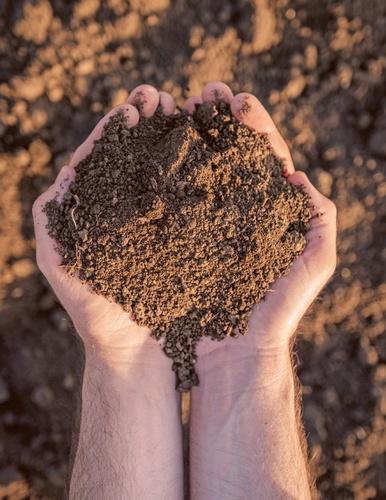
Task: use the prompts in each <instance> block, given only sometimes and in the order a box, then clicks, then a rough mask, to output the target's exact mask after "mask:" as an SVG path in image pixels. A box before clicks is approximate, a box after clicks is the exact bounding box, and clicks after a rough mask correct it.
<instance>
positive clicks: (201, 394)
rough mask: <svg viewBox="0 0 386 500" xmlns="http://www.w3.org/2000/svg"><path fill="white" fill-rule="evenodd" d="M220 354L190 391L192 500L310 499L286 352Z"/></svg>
mask: <svg viewBox="0 0 386 500" xmlns="http://www.w3.org/2000/svg"><path fill="white" fill-rule="evenodd" d="M220 357H221V356H219V357H218V358H216V359H214V360H213V365H212V366H211V367H205V363H203V365H204V371H205V372H206V373H204V374H202V375H201V378H200V380H201V383H200V386H199V387H198V388H196V389H194V390H193V393H192V402H191V405H192V406H191V438H190V445H191V477H192V481H191V491H192V500H198V499H200V500H205V499H214V498H224V499H225V498H229V499H235V498H251V499H252V498H283V499H284V498H286V499H292V498H293V499H296V500H301V499H309V498H311V493H310V486H309V481H308V474H307V466H306V459H305V457H304V453H303V450H302V445H301V435H300V434H299V428H300V422H299V421H298V418H299V417H298V413H299V412H297V411H296V405H295V387H294V377H293V371H292V366H291V360H290V355H289V353H288V352H287V353H284V354H280V355H277V356H273V357H272V356H271V355H267V356H263V357H260V358H259V359H254V358H253V357H251V356H250V354H249V353H245V355H242V354H241V355H240V353H238V357H237V358H236V359H235V358H232V357H231V358H232V359H231V361H227V363H226V364H224V363H222V362H220V361H219V360H220ZM228 360H229V357H228ZM194 478H199V480H197V481H194Z"/></svg>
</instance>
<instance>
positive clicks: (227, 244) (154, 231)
mask: <svg viewBox="0 0 386 500" xmlns="http://www.w3.org/2000/svg"><path fill="white" fill-rule="evenodd" d="M127 125H128V123H127V121H126V119H125V115H124V114H123V113H122V112H121V113H118V114H117V115H115V116H114V117H112V118H110V120H109V122H108V123H107V124H106V126H105V127H104V130H103V133H102V137H101V139H100V140H99V141H97V142H96V143H95V146H94V148H93V150H92V152H91V153H90V154H89V155H88V156H87V157H86V158H85V159H84V160H83V161H81V162H80V163H79V164H78V165H77V166H76V167H75V170H76V178H75V181H74V182H72V183H71V185H70V187H69V190H68V191H67V192H66V193H65V194H64V197H63V201H62V202H60V203H59V202H58V201H57V199H53V200H51V201H50V202H48V203H47V204H46V206H45V212H46V214H47V216H48V227H49V234H50V236H52V237H53V238H54V239H55V240H56V242H57V247H56V248H57V251H58V252H59V253H60V255H61V257H62V265H64V266H65V267H66V268H67V270H68V273H69V274H70V275H71V276H72V275H73V274H74V273H75V272H77V275H78V276H79V279H80V280H81V281H82V282H83V283H85V284H88V285H89V286H90V287H91V289H92V290H93V292H94V293H97V294H100V295H103V296H105V297H106V298H108V299H109V300H114V301H116V302H118V303H119V304H121V305H122V307H123V308H124V310H125V311H127V312H128V313H130V314H131V315H132V316H133V318H135V321H136V322H137V323H138V324H139V325H141V326H147V327H148V328H150V329H151V330H152V335H153V336H154V337H155V339H157V340H160V339H164V342H165V344H164V352H165V354H166V355H167V356H168V357H170V358H171V359H172V361H173V366H172V369H173V371H174V372H175V374H176V389H177V390H178V391H179V392H188V391H189V390H190V389H191V388H192V387H193V386H195V385H198V384H199V380H198V376H197V373H196V370H195V362H196V346H197V343H198V342H199V341H200V339H201V338H202V337H203V336H206V337H210V338H211V339H212V340H216V341H221V340H222V339H224V338H225V337H234V338H237V337H238V335H239V333H241V334H243V335H245V334H246V333H247V331H248V320H247V318H248V316H249V314H250V313H251V311H252V307H253V305H254V304H258V303H259V302H260V301H261V300H263V299H264V298H265V294H266V292H267V290H268V289H269V287H270V284H271V283H273V281H274V280H275V279H277V278H279V277H280V276H283V275H285V274H287V273H288V272H289V270H290V266H291V265H292V263H293V262H294V260H295V259H296V258H297V257H298V256H299V255H300V254H301V253H302V252H303V250H304V248H305V246H306V238H305V234H306V232H307V230H308V229H309V221H310V219H311V207H310V206H309V197H308V195H307V194H306V193H305V192H304V191H303V190H302V188H301V187H299V186H295V185H293V184H291V183H290V182H289V181H287V179H286V176H285V171H284V170H285V166H284V164H283V162H282V161H281V160H280V159H279V158H278V157H277V156H276V155H275V154H274V152H273V150H272V148H271V147H270V144H269V142H268V140H267V136H266V135H263V136H261V135H260V134H259V133H258V132H256V131H251V130H249V129H248V128H247V127H246V126H245V125H242V124H241V123H239V122H238V120H237V119H236V118H234V117H233V116H232V114H231V111H230V107H229V105H228V104H226V103H225V102H220V103H218V104H217V105H216V106H212V105H210V104H209V103H204V104H202V105H200V106H197V107H196V111H195V113H194V114H193V116H189V115H188V114H187V113H186V112H184V113H176V114H175V115H173V116H170V117H169V116H164V115H163V113H162V111H161V109H160V107H159V109H158V110H157V111H156V113H155V114H154V115H153V116H152V117H151V118H149V119H148V118H142V119H140V121H139V123H138V125H137V126H136V127H134V128H131V129H130V128H128V126H127Z"/></svg>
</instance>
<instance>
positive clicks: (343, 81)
mask: <svg viewBox="0 0 386 500" xmlns="http://www.w3.org/2000/svg"><path fill="white" fill-rule="evenodd" d="M385 61H386V3H385V1H384V0H373V1H371V2H364V1H358V0H340V1H330V0H320V1H317V2H316V1H305V0H291V1H290V0H274V1H270V2H268V1H266V0H250V1H244V0H232V1H220V0H213V1H211V2H205V3H203V2H198V1H196V0H175V1H173V2H168V1H167V0H163V1H162V2H161V1H157V0H153V1H149V2H145V1H140V0H136V1H135V2H134V1H133V2H130V3H129V2H126V1H123V0H106V2H101V1H100V0H79V1H77V2H72V3H71V2H68V1H64V0H52V1H51V2H49V1H48V0H34V1H33V2H32V1H29V0H24V1H23V0H6V1H2V2H0V67H1V71H0V136H1V142H0V187H1V196H0V443H1V445H0V497H1V496H5V495H8V496H9V498H13V499H17V500H18V499H21V498H28V497H29V498H39V499H43V498H45V499H49V500H52V499H60V498H62V493H63V485H64V480H65V477H66V471H67V467H68V452H69V443H70V440H71V426H72V419H73V414H74V406H73V395H74V392H76V391H75V390H74V385H76V384H75V383H74V381H75V380H76V379H77V376H78V374H79V372H80V368H79V367H80V358H79V354H78V350H77V348H76V345H75V337H74V335H73V332H72V330H71V327H70V325H69V322H68V320H67V318H66V316H65V314H64V312H63V311H62V309H61V308H60V306H59V305H58V303H57V301H56V299H55V297H54V296H53V294H52V292H51V290H50V289H49V287H48V285H47V283H46V281H45V280H44V278H43V277H42V276H41V274H40V273H39V272H38V270H37V267H36V264H35V260H34V237H33V230H32V218H31V206H32V202H33V200H34V199H35V198H36V197H37V196H38V195H39V194H40V193H41V192H42V191H43V190H45V189H46V188H47V187H48V185H50V183H51V182H52V181H53V179H54V178H55V176H56V174H57V172H58V170H59V168H60V167H61V166H62V165H63V164H64V163H65V162H66V161H67V159H68V157H69V155H70V153H71V152H72V151H73V150H74V149H75V148H76V147H77V146H78V145H79V143H80V141H82V140H84V139H85V138H86V137H87V136H88V134H89V133H90V132H91V130H92V128H93V126H94V125H95V124H96V123H97V121H98V120H99V119H100V118H101V117H102V116H103V114H105V113H106V112H107V111H108V110H109V109H110V108H111V106H112V105H114V104H118V103H121V102H123V101H124V100H125V99H126V96H127V92H128V91H130V90H131V89H133V88H134V87H135V86H136V85H138V84H140V83H144V82H147V83H150V84H153V85H155V86H156V87H158V88H163V90H167V91H170V92H171V93H172V94H173V95H174V97H175V98H176V100H177V102H178V104H180V105H181V104H182V102H183V99H184V97H185V96H189V95H194V94H195V93H197V92H199V91H200V89H201V88H202V86H203V84H205V83H207V82H208V81H210V80H214V79H215V80H223V81H225V82H226V83H228V84H229V85H230V86H231V87H232V88H233V89H234V91H236V92H237V91H239V90H247V91H252V92H253V93H254V94H256V95H257V96H258V97H259V98H260V99H261V100H262V102H263V104H264V105H265V106H267V108H268V109H269V111H270V112H271V113H272V116H273V118H274V120H275V122H276V124H277V125H278V128H279V130H280V131H281V132H282V134H283V135H284V137H285V139H286V140H287V142H288V144H289V146H290V149H291V151H292V153H293V158H294V161H295V165H296V166H297V168H300V169H303V170H305V171H306V172H307V174H308V175H309V176H310V178H311V180H312V181H313V182H314V183H315V185H316V186H317V187H318V188H319V189H320V190H321V191H322V192H323V193H324V194H326V195H327V196H330V197H331V198H332V199H333V201H334V202H335V203H336V204H337V207H338V213H339V215H338V218H339V248H338V250H339V263H338V268H337V272H336V275H335V277H334V279H333V280H332V281H331V282H330V284H329V285H328V287H327V289H326V290H325V291H324V292H323V294H322V295H321V297H320V299H319V300H318V301H317V302H316V303H315V304H314V306H313V307H312V308H311V309H310V311H309V312H308V314H307V316H306V318H305V319H304V321H303V322H302V324H301V325H300V327H299V332H300V334H301V336H300V340H299V343H298V354H299V358H300V368H299V375H300V378H301V380H302V383H303V392H304V420H305V426H306V431H307V435H308V441H309V444H310V454H311V457H312V463H313V467H314V469H315V470H316V472H317V474H318V476H319V479H318V488H319V491H320V494H321V497H322V498H323V499H328V500H329V499H335V498H336V499H352V498H354V499H355V500H367V499H370V498H379V499H382V498H385V497H386V480H385V473H384V471H385V469H386V423H385V417H386V333H385V330H386V320H385V312H386V286H385V282H386V272H385V263H386V248H385V247H386V245H385V233H386V203H385V196H386V149H385V148H386V141H385V140H384V137H385V135H386V121H385V116H386V97H385V93H386V71H385V69H386V68H385V66H386V63H385ZM187 88H189V89H190V90H187ZM27 492H28V493H27Z"/></svg>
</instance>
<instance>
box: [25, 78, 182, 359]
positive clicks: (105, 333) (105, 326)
mask: <svg viewBox="0 0 386 500" xmlns="http://www.w3.org/2000/svg"><path fill="white" fill-rule="evenodd" d="M160 101H161V105H162V108H163V111H164V113H165V115H169V114H173V113H174V109H175V104H174V100H173V98H172V96H171V95H169V94H167V93H166V92H158V91H157V90H156V89H155V88H154V87H151V86H150V85H141V86H139V87H137V88H136V89H134V90H133V91H132V92H131V94H130V95H129V98H128V99H127V101H126V103H124V104H121V105H119V106H116V107H115V108H114V109H112V110H111V111H110V112H109V113H108V114H107V115H106V116H105V117H104V118H103V119H102V120H101V121H100V122H99V123H98V124H97V126H96V127H95V129H94V130H93V132H92V133H91V134H90V135H89V137H88V138H87V139H86V141H85V142H84V143H83V144H82V145H81V146H80V147H79V148H78V149H77V150H76V151H75V153H74V155H73V157H72V159H71V162H70V164H69V165H68V166H65V167H63V168H62V170H61V171H60V173H59V175H58V177H57V179H56V180H55V182H54V184H53V185H52V186H51V187H50V188H49V189H48V190H47V191H46V192H45V193H43V194H42V195H41V196H40V197H39V198H38V199H37V200H36V201H35V204H34V206H33V216H34V224H35V234H36V255H37V262H38V265H39V268H40V269H41V271H42V272H43V274H44V275H45V277H46V278H47V280H48V282H49V283H50V285H51V286H52V288H53V290H54V292H55V293H56V295H57V297H58V299H59V300H60V302H61V303H62V305H63V307H64V308H65V309H66V311H67V312H68V314H69V315H70V317H71V319H72V321H73V323H74V326H75V328H76V330H77V332H78V334H79V335H80V337H81V338H82V340H83V342H84V344H85V348H86V351H87V350H95V348H97V349H98V351H99V352H100V353H102V354H103V355H106V356H107V357H109V358H114V360H116V359H117V358H120V357H123V358H125V357H126V354H129V355H130V356H131V355H132V350H133V348H137V349H140V348H141V349H142V348H143V347H146V348H147V349H148V350H149V351H151V352H152V354H153V355H154V357H155V359H156V360H158V358H162V361H164V358H165V362H166V361H167V363H168V365H169V364H170V361H169V360H168V359H167V358H166V356H165V355H164V353H163V352H162V350H161V349H160V348H159V346H158V344H157V342H156V341H155V340H154V339H152V338H150V333H151V332H150V330H149V329H148V328H145V327H140V326H138V325H137V324H135V323H134V321H133V320H132V318H131V316H130V315H129V314H128V313H127V312H124V311H123V309H122V307H121V306H120V305H119V304H117V303H114V302H110V301H108V300H107V299H106V298H104V297H102V296H100V295H96V294H94V293H92V292H91V291H90V289H89V287H88V286H87V285H85V284H82V283H81V282H80V281H79V280H78V279H77V278H76V276H74V277H69V276H68V274H67V272H66V270H65V269H63V268H62V267H60V264H61V257H60V255H59V254H58V253H57V252H56V251H55V244H56V243H55V241H54V240H53V239H52V238H51V237H50V236H49V235H48V233H47V229H46V226H47V216H46V214H45V213H44V211H43V209H44V207H45V204H46V203H47V202H48V201H50V200H52V199H53V198H55V197H56V198H57V200H58V201H59V202H60V201H61V200H62V198H63V195H64V194H65V193H66V191H67V190H68V187H69V185H70V183H71V182H72V181H73V180H74V179H75V167H76V165H77V164H78V163H79V162H80V161H81V160H83V159H84V158H85V157H86V156H87V155H88V154H89V153H90V152H91V150H92V148H93V146H94V142H95V141H96V140H98V139H99V138H100V137H101V134H102V130H103V127H104V125H105V124H106V122H107V121H108V120H109V118H110V117H111V116H112V115H114V114H116V113H118V112H119V111H123V113H124V114H125V116H126V117H127V120H128V126H129V127H134V126H135V125H136V124H137V123H138V120H139V113H138V110H137V107H138V108H140V109H141V113H142V115H143V116H145V117H150V116H152V115H153V113H154V112H155V110H156V108H157V107H158V104H159V102H160ZM135 106H137V107H135ZM147 356H148V354H147Z"/></svg>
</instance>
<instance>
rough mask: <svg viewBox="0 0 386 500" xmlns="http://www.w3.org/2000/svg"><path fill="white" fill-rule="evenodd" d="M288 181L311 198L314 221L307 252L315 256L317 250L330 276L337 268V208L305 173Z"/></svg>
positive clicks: (311, 226) (309, 234) (296, 174)
mask: <svg viewBox="0 0 386 500" xmlns="http://www.w3.org/2000/svg"><path fill="white" fill-rule="evenodd" d="M288 180H289V181H290V182H291V183H292V184H295V185H297V186H302V187H303V188H304V190H305V191H306V192H307V194H308V195H309V196H310V204H311V206H312V219H311V224H310V230H309V231H308V233H307V235H306V238H307V241H308V243H307V247H306V252H307V253H311V254H313V253H314V252H315V251H316V249H317V251H318V254H319V255H323V261H324V262H327V263H328V264H327V269H326V268H325V267H326V266H323V267H324V268H325V269H324V270H323V271H324V272H326V273H327V275H328V276H330V275H331V274H332V273H333V271H334V269H335V266H336V258H335V254H336V207H335V205H334V203H332V201H331V200H329V199H328V198H326V197H325V196H323V195H322V194H321V193H319V191H318V190H317V189H316V188H315V187H314V186H313V185H312V184H311V182H310V181H309V179H308V177H307V176H306V174H305V173H304V172H300V171H296V172H295V173H294V174H292V175H291V176H290V177H289V178H288Z"/></svg>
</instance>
